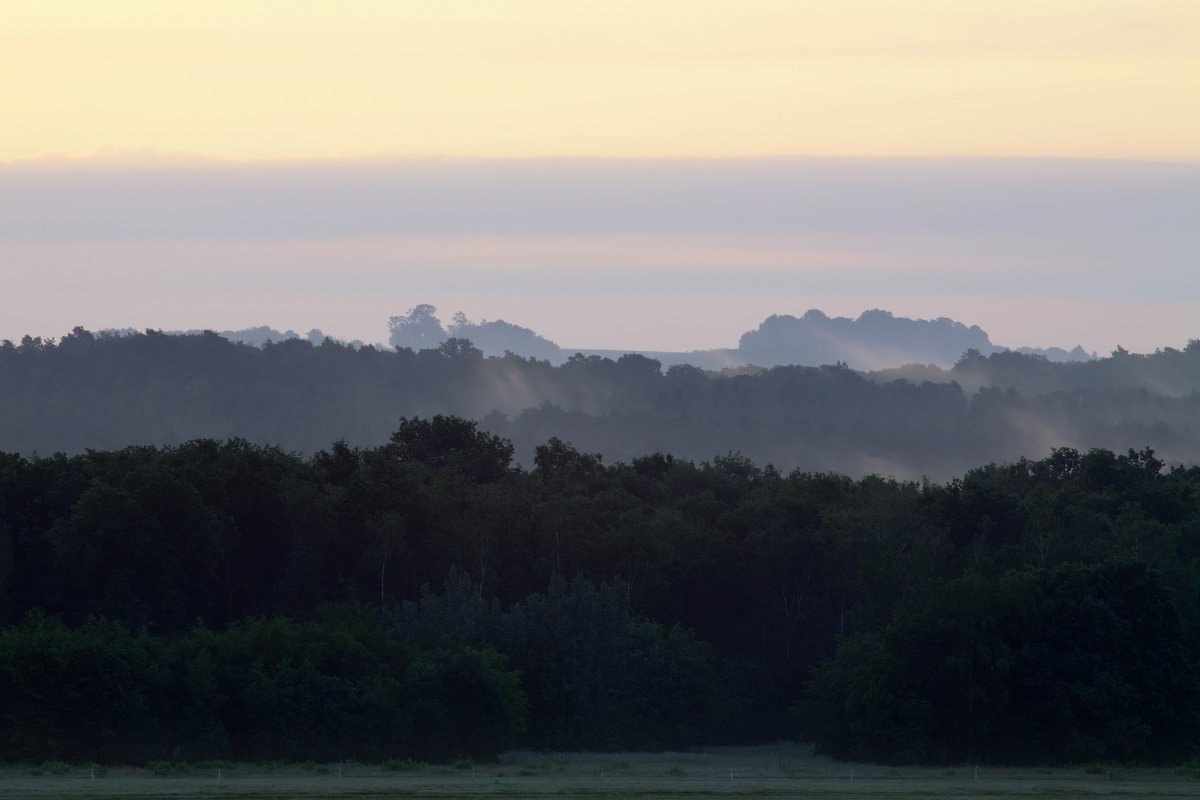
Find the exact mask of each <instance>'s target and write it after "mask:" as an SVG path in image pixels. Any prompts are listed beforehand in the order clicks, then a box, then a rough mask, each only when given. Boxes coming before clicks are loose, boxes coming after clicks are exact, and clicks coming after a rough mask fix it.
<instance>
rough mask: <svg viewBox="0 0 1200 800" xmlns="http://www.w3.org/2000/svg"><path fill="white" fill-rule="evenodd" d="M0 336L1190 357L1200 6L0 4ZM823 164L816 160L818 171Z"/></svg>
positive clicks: (253, 0)
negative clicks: (852, 340) (886, 342)
mask: <svg viewBox="0 0 1200 800" xmlns="http://www.w3.org/2000/svg"><path fill="white" fill-rule="evenodd" d="M0 19H2V20H3V24H2V25H0V109H3V110H4V111H3V122H2V124H0V278H2V279H3V288H0V337H19V336H20V335H21V334H23V333H33V334H41V335H57V334H61V333H63V332H65V331H66V330H68V329H69V328H70V327H71V326H72V325H75V324H84V325H87V326H89V327H107V326H118V327H124V326H135V327H146V326H153V327H164V328H193V327H214V328H230V327H246V326H250V325H258V324H269V325H273V326H275V327H280V328H284V327H292V328H295V329H297V330H301V331H302V332H303V331H304V330H307V329H308V328H310V327H314V326H315V327H321V328H324V329H325V330H326V331H328V332H331V333H334V334H336V335H339V336H343V337H347V338H362V339H365V340H368V341H377V340H382V339H383V338H385V336H386V330H385V327H384V320H385V319H386V317H387V316H388V315H390V314H396V313H402V312H403V311H405V310H406V309H407V308H409V307H410V306H412V305H415V304H417V303H420V302H433V303H434V304H435V305H438V306H439V307H440V308H441V310H442V312H443V315H444V317H449V315H450V314H451V313H452V312H453V311H456V310H459V309H461V310H463V311H466V312H467V313H468V315H469V316H471V317H473V318H476V319H478V318H480V317H487V318H491V319H494V318H497V317H504V318H506V319H508V320H509V321H512V322H517V323H520V324H523V325H527V326H530V327H533V328H535V329H536V330H538V332H540V333H542V334H544V335H546V336H548V337H550V338H552V339H554V340H556V341H558V342H560V343H562V344H565V345H568V346H579V347H617V348H619V347H630V348H632V347H638V348H644V349H652V348H658V349H690V348H693V347H715V346H728V345H732V344H734V343H735V342H736V340H737V337H738V335H740V334H741V333H742V332H743V331H745V330H746V329H748V328H750V327H754V326H755V325H756V324H757V323H758V322H759V321H760V320H761V319H762V318H763V317H765V316H766V315H768V314H771V313H795V314H799V313H803V311H805V310H806V309H808V308H810V307H819V308H822V309H823V310H825V311H826V312H827V313H831V314H847V315H851V316H857V314H858V313H860V312H861V311H862V310H864V309H866V308H871V307H883V308H887V309H889V310H892V311H894V312H895V313H897V314H904V315H908V316H922V317H936V316H951V317H954V318H956V319H960V320H962V321H965V322H967V323H968V324H973V323H974V324H980V325H982V326H983V327H984V328H985V329H986V330H988V331H989V333H991V334H992V339H993V341H996V342H1000V343H1004V344H1010V345H1022V344H1031V345H1042V346H1045V345H1059V346H1067V347H1069V346H1072V345H1074V344H1076V343H1082V344H1083V345H1084V346H1085V347H1087V348H1088V349H1099V350H1101V351H1107V350H1108V349H1111V348H1112V347H1113V346H1115V345H1116V344H1118V343H1120V344H1123V345H1125V346H1126V347H1131V348H1132V349H1139V348H1140V349H1152V348H1153V347H1155V346H1160V345H1161V346H1168V345H1170V346H1180V345H1182V344H1183V343H1185V342H1186V341H1187V339H1188V338H1191V337H1200V326H1197V325H1196V324H1195V323H1194V322H1193V321H1194V320H1196V319H1200V279H1198V278H1197V275H1200V264H1198V263H1197V260H1198V259H1197V254H1198V253H1200V247H1198V242H1200V240H1198V235H1197V233H1196V229H1198V228H1200V225H1197V224H1196V220H1197V219H1200V205H1198V202H1200V102H1197V98H1198V97H1200V3H1197V2H1195V0H1178V1H1177V2H1167V1H1165V0H1139V1H1138V2H1116V1H1114V0H1086V2H1064V1H1063V0H1058V2H1055V1H1054V0H1041V1H1040V2H1024V1H1023V0H1008V2H972V3H964V2H961V0H945V1H938V2H932V1H928V0H925V1H922V0H914V1H913V2H904V3H897V2H894V0H836V2H834V1H832V0H831V1H830V2H812V1H809V2H802V1H797V0H790V1H789V2H774V1H773V0H742V2H738V3H731V2H728V0H722V1H721V2H704V0H688V2H653V3H648V2H644V0H643V2H639V3H637V4H634V3H632V2H624V1H623V0H608V1H607V2H604V3H581V2H580V3H577V2H569V1H564V0H554V1H553V2H549V1H547V2H534V1H533V0H508V2H505V3H494V2H484V1H483V0H478V1H476V2H464V1H463V0H441V2H437V3H408V2H395V0H386V1H384V0H380V2H368V1H365V0H354V1H347V2H341V3H338V4H331V3H316V2H303V1H302V0H295V2H289V3H283V2H261V1H260V0H241V1H240V2H236V3H235V2H228V1H225V2H222V1H221V0H209V2H204V3H200V2H182V1H171V2H162V1H161V0H158V1H156V2H140V1H138V0H106V2H103V3H96V2H60V1H59V2H56V0H41V2H12V1H11V0H0ZM831 157H838V158H831Z"/></svg>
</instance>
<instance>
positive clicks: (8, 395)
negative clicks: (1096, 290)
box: [0, 328, 1200, 479]
mask: <svg viewBox="0 0 1200 800" xmlns="http://www.w3.org/2000/svg"><path fill="white" fill-rule="evenodd" d="M434 414H457V415H461V416H464V417H468V418H473V419H478V420H480V421H481V425H482V427H483V428H485V429H486V430H488V431H490V432H491V433H494V434H496V435H499V436H502V437H505V438H507V439H509V440H510V441H511V442H512V443H513V446H514V448H515V455H516V458H517V460H518V462H520V463H523V464H525V465H527V466H529V465H531V464H532V463H533V456H534V448H535V447H536V446H537V445H538V444H540V443H543V442H545V441H546V440H548V439H549V438H551V437H558V438H560V439H563V440H565V441H571V442H574V443H575V445H576V446H578V447H579V448H580V449H581V450H586V451H588V452H599V453H601V454H602V455H604V457H605V458H607V459H609V460H610V461H611V460H617V459H621V460H628V459H631V458H635V457H639V456H641V455H643V454H645V453H650V452H656V451H658V452H670V453H674V454H675V455H676V456H678V457H684V458H690V459H694V460H706V459H710V458H712V456H713V455H715V454H719V453H726V452H730V451H740V452H742V453H744V454H745V455H746V456H747V457H749V458H752V459H753V460H754V461H756V462H757V463H762V464H766V463H771V464H774V465H776V466H777V467H779V468H781V469H792V468H801V469H806V470H835V471H838V472H843V473H846V474H850V475H856V476H857V475H864V474H870V473H880V474H884V475H895V476H898V477H906V478H915V477H920V476H922V475H929V476H932V477H935V478H938V479H947V478H949V477H951V476H953V475H956V474H961V473H962V472H964V471H965V470H967V469H970V468H971V467H973V466H975V465H978V464H981V463H988V462H991V461H996V462H1001V461H1011V460H1014V459H1017V458H1020V457H1022V456H1026V457H1031V458H1033V457H1042V456H1045V455H1048V454H1049V453H1050V450H1051V448H1052V447H1061V446H1067V447H1075V448H1076V449H1088V448H1091V447H1106V448H1108V449H1111V450H1113V451H1116V452H1123V451H1125V450H1128V449H1129V448H1140V447H1144V446H1147V445H1149V446H1151V447H1153V448H1154V449H1155V450H1156V451H1157V452H1158V453H1159V454H1160V457H1162V458H1164V459H1165V460H1166V461H1168V462H1169V463H1195V462H1196V461H1197V460H1200V427H1198V424H1197V421H1198V420H1200V344H1198V343H1192V344H1190V345H1189V346H1188V347H1187V348H1185V349H1183V350H1172V349H1167V350H1164V351H1161V352H1156V353H1153V354H1149V355H1135V354H1130V353H1125V352H1123V351H1118V353H1117V354H1116V355H1114V356H1113V357H1111V358H1105V359H1099V360H1096V361H1091V362H1087V363H1069V364H1058V363H1051V362H1049V361H1047V360H1045V359H1044V358H1039V357H1036V356H1028V355H1022V354H1019V353H996V354H993V355H991V356H987V357H984V356H982V355H980V354H976V353H967V354H966V355H965V356H964V357H963V358H962V359H961V360H960V361H959V363H958V364H957V365H956V366H955V367H954V368H953V369H951V370H940V369H937V368H930V367H924V368H921V367H913V368H908V369H907V370H899V371H895V372H893V373H874V374H870V375H864V374H862V373H858V372H855V371H853V370H850V369H848V368H846V367H845V366H844V365H833V366H824V367H795V366H792V367H774V368H770V369H754V368H745V369H740V370H735V371H731V372H727V373H713V372H705V371H702V370H700V369H697V368H695V367H689V366H684V365H677V366H673V367H671V368H669V369H667V370H665V371H664V370H662V369H661V366H660V364H659V363H658V362H657V361H654V360H653V359H649V358H646V357H644V356H640V355H635V354H631V355H626V356H623V357H621V358H618V359H615V360H614V359H609V358H601V357H599V356H586V357H585V356H574V357H572V358H570V359H569V360H568V361H567V362H566V363H564V364H562V365H561V366H557V367H556V366H553V365H552V364H551V363H550V362H548V361H538V360H535V359H526V358H522V357H519V356H514V355H506V356H503V357H485V356H484V355H483V354H482V353H481V352H480V351H479V350H477V349H476V348H474V347H473V346H472V345H471V343H470V342H469V341H467V340H465V339H450V340H448V341H446V342H445V343H443V344H442V345H440V346H439V347H437V348H435V349H425V350H418V351H414V350H411V349H407V348H404V349H399V350H380V349H377V348H375V347H371V346H366V347H359V348H356V347H352V346H348V345H345V344H341V343H339V342H337V341H334V340H332V339H325V340H324V341H323V342H322V343H321V344H320V345H314V344H313V342H311V341H308V340H304V339H291V340H288V341H283V342H278V343H274V344H267V345H265V346H264V347H262V348H258V347H253V346H249V345H245V344H235V343H233V342H230V341H228V340H226V339H224V338H222V337H220V336H218V335H216V334H214V333H205V334H200V335H170V334H163V333H160V332H155V331H147V332H145V333H136V334H122V335H117V334H99V335H94V334H92V333H89V332H88V331H85V330H83V329H82V328H77V329H76V330H75V331H74V332H73V333H71V334H70V335H68V336H66V337H64V338H63V339H62V340H61V341H57V342H56V341H53V340H48V341H43V340H41V339H34V338H30V337H26V338H25V339H24V340H23V341H22V342H21V343H20V344H17V345H14V344H11V343H6V344H3V345H0V449H4V450H8V451H13V452H21V453H27V454H28V453H33V452H35V451H36V452H38V453H54V452H60V451H61V452H65V453H68V454H73V453H81V452H83V451H84V450H85V449H88V448H92V449H112V448H118V447H123V446H125V445H127V444H129V443H139V444H148V445H172V444H180V443H182V442H185V441H188V440H191V439H196V438H218V439H228V438H242V439H246V440H248V441H251V442H256V443H260V444H275V445H279V446H281V447H282V448H284V449H285V450H289V451H290V450H296V451H301V452H306V453H312V452H315V451H317V450H319V449H320V448H322V447H325V446H327V443H328V442H331V441H335V440H340V439H344V440H346V441H347V442H349V443H350V444H351V445H354V446H360V447H374V446H376V445H379V444H381V443H382V442H385V441H387V438H388V436H389V434H390V432H391V430H392V428H393V426H394V422H395V420H396V419H397V418H398V417H401V416H413V415H419V416H430V415H434Z"/></svg>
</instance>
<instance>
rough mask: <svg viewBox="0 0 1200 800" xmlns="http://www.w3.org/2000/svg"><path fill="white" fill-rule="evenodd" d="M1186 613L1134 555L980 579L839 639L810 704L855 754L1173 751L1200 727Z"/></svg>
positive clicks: (1147, 756) (923, 759) (809, 728)
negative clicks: (1185, 637) (1183, 620)
mask: <svg viewBox="0 0 1200 800" xmlns="http://www.w3.org/2000/svg"><path fill="white" fill-rule="evenodd" d="M1198 689H1200V687H1198V685H1197V675H1196V672H1195V670H1194V669H1193V668H1192V666H1191V664H1190V663H1189V661H1188V659H1187V657H1186V654H1185V652H1184V649H1183V646H1182V639H1181V636H1180V627H1179V618H1178V614H1177V613H1176V610H1175V607H1174V604H1173V603H1172V602H1171V598H1170V595H1169V593H1168V592H1167V591H1166V590H1165V589H1164V588H1163V587H1162V585H1161V583H1160V582H1159V580H1158V579H1157V577H1156V576H1155V575H1153V574H1152V573H1151V572H1150V571H1149V570H1148V569H1147V568H1146V567H1145V566H1144V565H1142V564H1139V563H1135V562H1124V561H1106V562H1104V563H1102V564H1098V565H1094V566H1082V565H1079V564H1064V565H1061V566H1059V567H1056V568H1055V569H1053V570H1048V571H1047V570H1025V571H1023V572H1009V573H1006V574H1005V575H1002V576H999V577H996V578H990V579H989V578H984V577H981V576H979V575H976V574H968V575H965V576H964V577H962V578H959V579H957V580H954V581H951V582H950V583H948V584H946V586H945V587H943V588H942V589H941V590H940V591H939V592H938V593H937V595H936V596H935V597H934V598H932V599H931V600H930V601H929V602H928V603H927V604H926V605H925V606H924V607H923V608H921V609H920V610H919V611H917V612H916V613H913V614H904V615H901V616H899V617H898V618H897V619H896V620H895V621H894V622H892V623H891V624H890V625H888V626H887V627H886V628H884V629H883V630H880V631H872V632H867V633H861V634H857V635H855V636H852V637H850V638H848V639H845V640H843V641H842V642H841V643H840V645H839V647H838V652H837V656H836V658H835V659H834V660H833V661H831V662H826V663H823V664H821V665H819V666H818V667H817V668H816V670H815V672H814V678H813V683H812V685H811V686H810V687H809V699H808V700H807V701H806V702H804V703H802V704H801V705H800V707H799V710H800V712H801V718H802V720H803V721H804V723H805V728H806V732H807V733H808V734H809V735H810V736H811V737H812V738H814V739H815V740H816V741H817V743H818V744H819V745H820V746H821V747H822V748H823V749H824V750H826V751H827V752H829V753H832V754H834V755H837V756H840V757H845V758H856V759H860V760H874V761H901V762H915V763H962V762H979V761H985V762H1000V763H1013V762H1017V763H1027V764H1028V763H1063V762H1066V763H1078V762H1083V761H1092V760H1104V761H1128V760H1140V761H1145V760H1158V761H1173V760H1178V759H1179V758H1181V757H1185V756H1187V755H1188V754H1189V753H1191V752H1192V748H1193V747H1195V745H1196V743H1197V741H1198V739H1197V734H1198V733H1200V723H1198V722H1197V712H1198V711H1200V704H1198V701H1200V692H1198Z"/></svg>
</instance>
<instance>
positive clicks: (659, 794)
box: [0, 744, 1200, 800]
mask: <svg viewBox="0 0 1200 800" xmlns="http://www.w3.org/2000/svg"><path fill="white" fill-rule="evenodd" d="M93 770H95V772H94V774H95V777H94V778H93V777H92V775H93ZM218 770H219V771H220V775H219V777H218ZM102 773H103V774H102ZM1198 794H1200V765H1189V766H1186V767H1182V768H1178V769H1150V768H1129V767H1121V766H1113V765H1104V764H1090V765H1081V766H1078V767H1071V768H1055V769H1049V768H1020V769H1018V768H992V767H982V768H980V769H979V771H978V778H976V772H975V768H974V767H969V766H962V767H955V768H952V769H945V768H939V769H922V768H893V767H881V766H875V765H871V764H849V763H842V762H835V761H831V760H829V759H825V758H821V757H816V756H813V755H812V752H811V750H810V749H809V748H807V747H805V746H799V745H791V744H780V745H772V746H769V747H747V748H743V747H720V748H708V749H705V750H703V751H702V752H694V753H606V754H600V753H559V754H556V753H533V752H511V753H507V754H505V755H504V757H502V758H501V759H500V760H499V761H498V762H496V763H490V764H474V763H472V762H470V761H458V762H455V763H453V764H445V765H427V764H420V763H418V762H408V761H403V762H402V761H396V762H385V764H382V765H380V764H373V765H372V764H358V763H353V762H352V763H342V764H337V763H333V764H319V763H312V762H304V763H298V764H283V763H263V764H231V763H228V762H205V763H199V764H172V763H168V762H156V763H154V764H152V765H148V766H147V767H146V768H144V769H135V768H129V767H114V768H112V769H111V770H102V769H101V768H98V767H96V766H95V765H85V766H75V765H65V764H61V763H60V762H53V763H50V762H47V764H45V765H6V766H4V767H0V798H6V797H14V798H15V797H45V798H50V797H80V798H88V797H94V798H118V797H135V798H148V799H149V798H168V797H169V798H174V799H178V800H188V798H357V797H370V798H384V797H404V798H454V797H468V798H469V797H504V798H523V797H528V798H547V800H549V799H550V798H573V797H587V798H613V799H614V800H616V799H618V798H640V799H643V800H651V799H652V798H670V797H687V798H693V799H695V800H703V798H737V797H767V798H772V797H778V798H788V797H795V798H801V797H803V798H806V799H812V798H816V799H817V800H820V799H821V798H856V797H868V798H871V797H878V798H907V797H925V798H942V797H945V798H958V797H962V798H975V799H976V800H986V799H987V798H1037V797H1053V798H1059V799H1062V800H1069V799H1070V798H1112V799H1113V800H1117V799H1118V798H1152V797H1153V798H1174V797H1180V798H1182V797H1189V798H1193V797H1196V796H1197V795H1198Z"/></svg>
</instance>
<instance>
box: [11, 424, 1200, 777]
mask: <svg viewBox="0 0 1200 800" xmlns="http://www.w3.org/2000/svg"><path fill="white" fill-rule="evenodd" d="M513 452H514V446H513V444H512V443H511V442H510V441H508V440H507V439H504V438H502V437H499V436H496V435H495V434H492V433H490V432H487V431H485V430H483V429H482V428H481V426H480V425H478V424H477V423H476V422H473V421H471V420H467V419H464V418H460V417H451V416H440V415H434V416H432V417H424V418H417V417H408V418H403V419H401V421H400V423H399V425H398V427H396V428H395V429H394V430H393V431H392V433H391V434H390V436H388V437H387V440H386V442H385V443H384V444H381V445H378V446H373V447H357V446H353V445H351V444H349V443H346V442H344V441H338V442H336V443H334V444H332V445H330V446H328V447H327V448H326V449H322V450H319V451H317V452H315V453H314V454H312V455H311V456H301V455H299V454H296V453H290V452H287V451H285V450H283V449H281V448H279V447H274V446H264V445H258V444H252V443H250V442H248V441H246V440H242V439H230V440H224V441H220V440H215V439H202V440H196V441H190V442H186V443H184V444H181V445H178V446H157V447H156V446H137V447H126V448H122V449H116V450H89V451H85V452H83V453H81V454H78V455H70V456H69V455H65V454H59V455H54V456H46V457H41V456H23V455H19V454H15V453H8V454H2V455H0V623H2V624H3V625H4V626H5V627H4V629H3V631H2V632H0V696H3V697H5V698H8V699H9V700H8V702H7V703H6V708H5V709H4V710H3V711H0V747H2V748H3V752H2V753H0V757H3V758H10V759H12V758H27V759H31V760H32V759H38V758H51V757H54V758H65V759H68V760H79V759H80V758H84V757H86V758H95V759H97V760H103V759H108V760H127V761H129V760H132V761H137V760H141V759H148V758H151V757H162V756H171V755H172V754H175V755H176V756H178V755H180V754H182V756H184V757H194V758H200V757H236V758H246V759H249V758H276V757H290V758H309V757H311V758H346V757H354V758H360V759H381V758H392V757H409V758H419V759H425V760H431V759H445V758H453V757H459V756H471V757H487V756H488V755H489V754H494V753H495V752H498V751H499V750H500V749H502V748H504V747H507V746H512V745H520V746H524V747H535V748H546V749H569V748H596V749H627V748H638V749H657V748H664V747H686V746H689V745H698V744H715V743H751V742H759V741H766V740H771V739H777V738H780V737H784V736H799V737H803V738H806V739H808V740H811V741H814V742H815V743H816V744H817V746H818V747H819V748H820V749H822V750H823V751H825V752H829V753H831V754H834V755H837V756H843V757H860V758H871V759H875V760H881V761H894V762H920V763H942V762H960V761H964V760H970V761H985V762H994V763H1021V762H1038V763H1041V762H1048V761H1056V762H1057V761H1063V762H1070V761H1084V760H1100V759H1130V760H1164V759H1173V758H1183V757H1186V756H1188V755H1191V754H1192V753H1193V752H1194V751H1195V748H1196V746H1197V744H1198V740H1197V734H1198V730H1197V722H1196V720H1197V719H1200V714H1198V713H1197V712H1198V711H1200V707H1198V706H1197V700H1198V695H1197V689H1198V688H1200V683H1198V681H1200V676H1198V675H1197V673H1196V671H1195V667H1194V664H1195V663H1196V661H1197V658H1200V560H1198V559H1200V468H1196V467H1191V468H1186V469H1185V468H1183V467H1175V468H1171V469H1166V468H1165V467H1164V464H1163V462H1162V461H1161V460H1160V459H1159V458H1158V457H1157V455H1156V454H1155V453H1154V452H1153V451H1152V450H1150V449H1147V448H1144V449H1141V450H1129V451H1127V452H1126V453H1125V454H1123V455H1118V454H1115V453H1113V452H1112V451H1108V450H1102V449H1093V450H1089V451H1086V452H1081V451H1078V450H1073V449H1070V448H1059V449H1056V450H1055V451H1054V452H1053V453H1052V454H1051V455H1050V456H1049V457H1047V458H1045V459H1040V460H1033V461H1031V460H1026V459H1018V460H1016V461H1013V462H1011V463H1008V464H1003V465H995V464H990V465H987V466H983V467H977V468H975V469H971V470H969V471H967V472H966V473H965V474H963V475H962V476H961V477H959V478H956V479H954V480H951V481H948V482H934V481H929V480H924V481H898V480H895V479H887V478H881V477H878V476H867V477H864V478H861V479H858V480H855V479H852V478H849V477H846V476H844V475H840V474H836V473H832V472H804V471H800V470H793V471H790V472H783V471H781V470H779V469H777V468H775V467H774V466H771V465H769V464H768V465H759V464H756V463H755V462H753V461H752V460H750V459H749V458H747V457H745V456H743V455H741V454H739V453H736V452H735V453H731V454H729V455H726V456H718V457H714V458H711V459H709V460H706V461H693V460H690V459H684V458H677V457H674V456H672V455H665V454H661V453H653V454H650V455H645V456H641V457H638V458H634V459H631V460H629V461H624V462H616V463H607V462H606V460H605V459H604V458H603V457H602V456H600V455H598V454H595V453H588V452H585V451H581V450H579V449H577V448H576V447H574V446H572V445H571V444H568V443H566V442H564V441H562V440H560V439H557V438H551V439H549V440H548V441H546V442H545V443H543V444H541V445H539V446H538V447H537V448H536V451H535V454H534V459H533V464H532V465H531V466H530V467H528V468H526V467H525V466H522V465H520V464H514V461H513ZM1030 731H1033V732H1034V734H1036V735H1034V734H1030V733H1029V732H1030Z"/></svg>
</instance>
